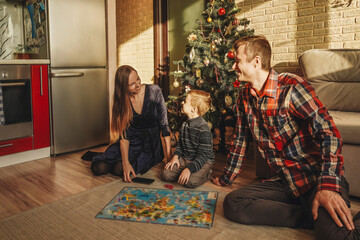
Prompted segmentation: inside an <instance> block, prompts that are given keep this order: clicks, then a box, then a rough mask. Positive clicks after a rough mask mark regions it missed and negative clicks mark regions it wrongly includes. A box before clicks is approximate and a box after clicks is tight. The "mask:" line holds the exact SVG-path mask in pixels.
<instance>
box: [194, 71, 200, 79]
mask: <svg viewBox="0 0 360 240" xmlns="http://www.w3.org/2000/svg"><path fill="white" fill-rule="evenodd" d="M195 76H196V77H197V78H201V69H196V74H195Z"/></svg>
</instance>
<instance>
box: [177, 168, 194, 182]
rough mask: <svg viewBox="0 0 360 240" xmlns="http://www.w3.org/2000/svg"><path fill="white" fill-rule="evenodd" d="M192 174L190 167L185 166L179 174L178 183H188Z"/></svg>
mask: <svg viewBox="0 0 360 240" xmlns="http://www.w3.org/2000/svg"><path fill="white" fill-rule="evenodd" d="M190 175H191V172H190V170H189V169H188V168H185V169H184V170H183V171H182V172H181V174H180V176H179V180H178V183H179V184H181V185H184V184H187V183H188V181H189V178H190Z"/></svg>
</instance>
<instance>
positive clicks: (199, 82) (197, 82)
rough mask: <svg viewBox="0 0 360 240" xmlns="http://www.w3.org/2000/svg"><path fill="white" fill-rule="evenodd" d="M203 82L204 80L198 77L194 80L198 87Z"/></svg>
mask: <svg viewBox="0 0 360 240" xmlns="http://www.w3.org/2000/svg"><path fill="white" fill-rule="evenodd" d="M203 83H204V80H203V79H202V78H199V79H198V80H197V81H196V85H197V86H198V87H201V85H203Z"/></svg>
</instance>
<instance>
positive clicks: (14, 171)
mask: <svg viewBox="0 0 360 240" xmlns="http://www.w3.org/2000/svg"><path fill="white" fill-rule="evenodd" d="M92 150H93V151H104V150H105V147H100V148H95V149H92ZM85 152H86V150H83V151H79V152H75V153H70V154H66V155H61V156H57V157H49V158H44V159H40V160H35V161H31V162H26V163H22V164H17V165H12V166H8V167H3V168H0V218H4V217H8V216H11V215H14V214H17V213H20V212H22V211H26V210H29V209H31V208H34V207H38V206H41V205H44V204H47V203H50V202H53V201H56V200H59V199H62V198H64V197H67V196H70V195H73V194H76V193H79V192H82V191H85V190H87V189H91V188H93V187H96V186H99V185H102V184H105V183H108V182H111V181H114V180H116V179H118V177H114V176H112V175H106V176H100V177H94V176H93V175H92V174H91V172H90V169H89V162H86V161H83V160H81V158H80V157H81V156H82V155H83V154H84V153H85ZM224 164H225V155H223V154H221V153H217V154H216V163H215V164H214V167H213V174H220V173H222V171H223V167H224ZM163 166H164V164H163V163H160V164H159V165H157V166H155V167H154V168H155V169H156V170H158V171H160V170H161V169H162V168H163ZM257 181H259V179H257V178H256V176H255V163H254V161H253V160H250V159H249V161H247V162H246V163H245V164H244V166H243V170H242V172H241V174H239V177H238V178H237V179H236V181H235V182H234V184H233V185H232V186H231V188H224V187H217V186H214V185H213V184H212V183H210V182H208V183H206V184H211V185H212V186H213V187H214V188H215V189H217V190H218V191H226V192H229V191H231V190H233V189H237V188H239V187H241V186H244V185H248V184H250V183H253V182H257ZM351 210H352V213H353V214H354V213H355V212H357V211H359V210H360V199H355V198H352V208H351Z"/></svg>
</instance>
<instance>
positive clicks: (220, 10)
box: [218, 8, 226, 16]
mask: <svg viewBox="0 0 360 240" xmlns="http://www.w3.org/2000/svg"><path fill="white" fill-rule="evenodd" d="M225 12H226V11H225V9H224V8H220V9H219V11H218V14H219V15H220V16H222V15H224V14H225Z"/></svg>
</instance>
